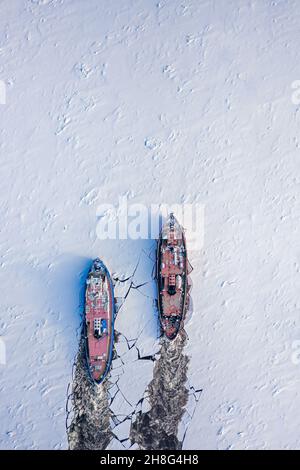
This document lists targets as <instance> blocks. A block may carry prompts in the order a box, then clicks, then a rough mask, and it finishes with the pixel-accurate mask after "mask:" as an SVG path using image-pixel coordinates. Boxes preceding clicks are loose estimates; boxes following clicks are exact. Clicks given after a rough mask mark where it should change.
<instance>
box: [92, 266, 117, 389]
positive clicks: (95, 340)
mask: <svg viewBox="0 0 300 470" xmlns="http://www.w3.org/2000/svg"><path fill="white" fill-rule="evenodd" d="M114 318H115V301H114V289H113V283H112V280H111V277H110V274H109V272H108V270H107V268H106V266H105V265H104V263H103V262H102V261H101V260H100V259H99V258H97V259H95V260H94V262H93V265H92V267H91V269H90V272H89V274H88V276H87V280H86V291H85V332H86V335H85V340H86V356H87V363H88V369H89V374H90V376H91V379H92V380H93V381H94V382H95V383H97V384H100V383H101V382H103V380H104V379H105V377H106V375H107V373H108V371H109V369H110V365H111V361H112V355H113V343H114Z"/></svg>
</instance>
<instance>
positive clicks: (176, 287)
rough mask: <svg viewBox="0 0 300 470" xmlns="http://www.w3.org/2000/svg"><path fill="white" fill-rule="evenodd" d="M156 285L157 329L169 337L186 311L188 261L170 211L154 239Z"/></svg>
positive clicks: (176, 224) (180, 322) (172, 335)
mask: <svg viewBox="0 0 300 470" xmlns="http://www.w3.org/2000/svg"><path fill="white" fill-rule="evenodd" d="M157 288H158V310H159V319H160V325H161V330H162V332H163V334H164V335H165V336H166V337H167V338H168V339H169V340H173V339H175V338H176V336H177V334H178V332H179V331H180V330H181V328H182V327H183V322H184V318H185V315H186V310H187V291H188V260H187V251H186V240H185V235H184V231H183V229H182V227H181V226H180V225H179V223H178V222H177V220H176V219H175V217H174V216H173V215H172V214H171V216H170V218H169V219H168V221H167V222H166V224H165V225H164V227H163V229H162V231H161V233H160V237H159V239H158V244H157Z"/></svg>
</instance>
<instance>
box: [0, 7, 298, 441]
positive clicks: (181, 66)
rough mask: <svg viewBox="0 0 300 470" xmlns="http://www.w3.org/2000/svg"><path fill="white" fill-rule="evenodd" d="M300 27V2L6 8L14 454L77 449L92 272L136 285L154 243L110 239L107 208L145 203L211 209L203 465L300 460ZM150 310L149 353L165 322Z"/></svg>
mask: <svg viewBox="0 0 300 470" xmlns="http://www.w3.org/2000/svg"><path fill="white" fill-rule="evenodd" d="M299 22H300V11H299V2H298V1H297V0H116V1H105V0H85V1H82V0H31V1H30V0H10V1H7V0H6V1H5V0H2V1H1V2H0V80H3V81H4V82H5V84H6V104H1V105H0V120H1V126H0V150H1V160H0V169H1V199H0V214H1V230H0V246H1V249H0V256H1V259H0V263H1V270H0V276H1V278H0V285H1V315H0V336H1V341H2V342H5V345H6V365H4V364H0V376H1V384H0V392H1V399H0V400H1V401H0V448H2V449H59V448H66V447H67V437H66V432H65V402H66V389H67V385H68V383H69V382H70V380H71V372H72V363H73V358H74V356H75V354H76V351H77V346H78V327H79V325H80V320H81V313H82V300H81V298H82V288H83V285H84V278H85V275H86V273H87V270H88V268H89V266H90V261H91V259H92V258H94V257H96V256H100V257H101V258H102V259H103V261H104V262H105V263H106V265H107V266H108V267H109V269H110V270H111V271H112V272H113V273H118V274H120V273H122V275H124V276H125V277H126V275H130V274H131V273H132V271H133V270H134V267H135V266H136V263H137V260H138V258H139V256H140V254H141V252H142V250H144V251H145V252H148V251H149V250H150V248H151V246H152V244H153V241H151V240H148V241H147V240H144V241H143V240H142V241H141V240H140V241H135V240H107V241H101V240H99V239H98V238H97V236H96V227H97V222H98V218H97V207H98V205H99V204H100V203H101V202H105V203H112V204H117V203H118V198H119V196H124V195H128V197H129V202H131V203H136V202H138V203H143V204H146V205H147V206H149V205H150V204H152V203H160V202H162V203H169V204H172V203H182V202H184V201H186V202H191V203H201V204H204V206H205V227H204V228H205V242H204V247H203V249H202V250H199V251H193V252H191V253H190V261H191V263H192V265H193V267H194V271H193V273H192V280H193V291H192V299H193V309H194V311H193V315H192V318H191V319H190V320H189V322H188V324H187V326H186V330H187V333H188V335H189V342H188V346H187V348H186V352H187V353H188V354H189V355H190V358H191V361H190V366H189V370H188V378H189V383H190V384H192V385H193V386H194V387H195V388H202V389H203V392H202V394H201V397H200V399H199V402H198V404H197V407H196V410H195V413H194V416H193V419H192V420H191V422H190V423H189V426H188V428H187V433H186V437H185V441H184V448H186V449H193V448H194V449H258V448H259V449H274V448H279V449H290V448H296V449H300V436H299V427H300V412H299V409H300V396H299V383H300V368H299V367H300V365H299V364H297V362H299V361H295V360H294V361H293V360H292V357H293V356H292V355H293V353H295V350H294V349H293V344H295V343H294V341H297V340H299V339H300V326H299V312H300V297H299V295H300V294H299V293H300V275H299V270H300V261H299V235H300V229H299V220H300V198H299V194H300V154H299V145H300V144H299V124H300V114H299V105H297V104H293V102H292V99H291V96H292V93H293V89H292V88H291V84H292V83H293V81H295V80H297V79H299V78H300V77H299V75H300V70H299V67H300V66H299V64H300V47H299V46H300V30H299ZM0 101H1V100H0ZM106 215H107V214H106ZM143 266H144V267H145V273H146V272H147V276H150V277H151V272H149V270H150V269H151V266H150V265H149V263H148V262H146V261H145V263H144V265H143ZM141 273H142V274H141V275H140V277H139V278H138V281H139V282H140V283H142V282H144V281H145V280H147V279H148V278H147V277H145V278H144V277H143V273H144V272H143V270H142V271H141ZM147 292H148V293H149V297H151V296H152V294H153V285H151V284H149V285H145V286H144V287H143V293H144V294H145V295H147ZM130 305H132V316H131V317H130V316H128V315H127V318H129V320H128V321H130V319H131V321H132V323H135V327H133V328H136V325H139V324H141V325H142V324H143V325H144V324H147V321H148V319H149V324H148V326H147V328H146V331H145V330H143V336H142V338H144V350H145V353H146V354H148V353H149V351H148V350H149V345H151V344H156V343H155V341H156V327H155V321H156V319H155V317H152V315H154V313H153V311H152V309H151V308H150V307H149V303H148V304H147V306H146V304H145V300H143V295H141V294H140V293H138V292H137V291H134V296H133V297H131V304H130ZM119 315H120V317H119V318H118V322H119V324H120V329H122V328H124V330H126V329H127V330H129V332H130V326H129V325H128V324H126V322H124V321H123V323H122V317H121V315H122V309H121V310H120V314H119ZM122 325H123V326H122ZM140 343H141V344H140V347H143V341H142V340H140ZM151 347H152V346H150V349H151ZM120 348H121V345H120ZM155 348H156V346H155ZM156 349H157V348H156ZM137 364H138V367H135V366H134V363H129V365H128V366H127V375H126V371H125V373H124V376H123V378H122V384H123V385H122V387H123V389H125V390H127V394H128V395H126V398H127V400H129V401H130V399H131V398H130V394H133V397H132V400H133V401H134V402H136V401H137V399H138V395H139V394H142V393H143V391H144V389H145V387H146V384H147V383H149V380H150V379H151V374H152V369H153V365H152V363H147V367H143V362H141V363H137ZM149 368H150V369H149ZM125 369H126V367H125ZM143 369H144V370H145V374H146V375H145V376H143ZM135 374H136V376H135ZM125 377H127V380H128V387H127V386H126V381H125ZM146 379H147V380H146ZM124 381H125V383H124ZM137 384H139V385H138V386H137ZM115 406H116V407H122V403H120V400H119V399H118V402H116V403H115ZM124 406H125V405H124ZM125 408H126V407H125ZM183 425H184V423H183V424H182V426H183ZM126 432H128V422H126V423H124V425H123V426H122V428H121V427H120V434H121V435H122V437H124V433H125V434H126Z"/></svg>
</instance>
